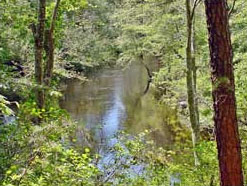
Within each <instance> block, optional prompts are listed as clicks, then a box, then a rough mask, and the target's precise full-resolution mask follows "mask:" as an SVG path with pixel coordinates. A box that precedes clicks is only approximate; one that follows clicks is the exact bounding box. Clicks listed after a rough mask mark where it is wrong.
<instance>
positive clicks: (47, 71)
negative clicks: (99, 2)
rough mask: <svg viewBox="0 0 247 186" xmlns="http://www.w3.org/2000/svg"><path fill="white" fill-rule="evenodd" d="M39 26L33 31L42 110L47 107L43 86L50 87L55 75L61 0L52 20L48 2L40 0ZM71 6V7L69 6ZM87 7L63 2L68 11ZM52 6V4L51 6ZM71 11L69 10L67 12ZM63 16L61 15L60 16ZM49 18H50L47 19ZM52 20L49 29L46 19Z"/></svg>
mask: <svg viewBox="0 0 247 186" xmlns="http://www.w3.org/2000/svg"><path fill="white" fill-rule="evenodd" d="M38 4H39V5H38V6H39V7H38V24H37V25H35V24H34V23H33V24H32V31H33V36H34V41H35V42H34V48H35V80H36V83H37V84H38V88H37V91H36V95H37V96H36V97H37V103H38V107H39V108H40V109H42V108H44V106H45V93H44V90H43V86H47V87H49V86H50V83H51V79H52V75H53V67H54V50H55V46H54V41H55V38H54V32H55V26H56V21H57V17H58V12H59V11H58V10H59V7H60V4H61V0H56V3H55V6H54V8H53V13H52V16H51V18H50V17H48V16H46V11H47V8H46V6H47V5H46V0H39V3H38ZM69 5H70V6H69ZM85 5H86V1H84V0H81V1H66V2H65V1H63V4H62V7H61V8H62V9H63V11H66V10H67V8H68V6H69V7H70V8H71V7H72V10H76V9H78V8H82V7H84V6H85ZM51 6H52V4H51ZM67 11H69V10H67ZM60 16H61V15H60ZM47 17H48V18H47ZM49 18H50V19H51V21H50V23H48V25H49V28H48V29H47V28H46V23H47V22H46V19H49ZM44 52H45V59H46V60H45V64H43V63H44V61H43V55H44Z"/></svg>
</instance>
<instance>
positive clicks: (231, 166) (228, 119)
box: [205, 0, 243, 186]
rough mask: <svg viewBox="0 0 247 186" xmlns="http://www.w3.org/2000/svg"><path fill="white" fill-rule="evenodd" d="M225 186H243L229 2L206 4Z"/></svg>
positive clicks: (208, 1)
mask: <svg viewBox="0 0 247 186" xmlns="http://www.w3.org/2000/svg"><path fill="white" fill-rule="evenodd" d="M205 10H206V16H207V25H208V33H209V38H208V41H209V49H210V58H211V62H210V63H211V80H212V85H213V91H212V94H213V101H214V113H215V114H214V122H215V129H216V140H217V148H218V159H219V167H220V176H221V186H242V185H243V175H242V162H241V147H240V140H239V132H238V125H237V116H236V99H235V84H234V70H233V52H232V44H231V36H230V30H229V23H228V22H229V20H228V18H229V15H228V11H227V3H226V1H225V0H205Z"/></svg>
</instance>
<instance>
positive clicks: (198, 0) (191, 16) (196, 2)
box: [190, 0, 202, 20]
mask: <svg viewBox="0 0 247 186" xmlns="http://www.w3.org/2000/svg"><path fill="white" fill-rule="evenodd" d="M201 2H202V0H195V1H194V4H193V8H192V11H191V15H190V19H191V20H192V19H193V18H194V15H195V10H196V7H197V6H198V5H199V4H200V3H201Z"/></svg>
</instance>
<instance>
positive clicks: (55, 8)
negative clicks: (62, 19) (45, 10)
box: [50, 0, 61, 32]
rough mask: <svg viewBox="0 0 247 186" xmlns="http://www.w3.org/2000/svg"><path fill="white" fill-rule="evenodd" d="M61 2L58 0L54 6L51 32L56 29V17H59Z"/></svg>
mask: <svg viewBox="0 0 247 186" xmlns="http://www.w3.org/2000/svg"><path fill="white" fill-rule="evenodd" d="M60 2H61V0H57V1H56V5H55V7H54V10H53V14H52V20H51V25H50V32H53V31H54V29H55V23H56V19H57V13H58V8H59V4H60Z"/></svg>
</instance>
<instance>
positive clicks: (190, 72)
mask: <svg viewBox="0 0 247 186" xmlns="http://www.w3.org/2000/svg"><path fill="white" fill-rule="evenodd" d="M193 11H194V9H193ZM186 15H187V48H186V63H187V75H186V78H187V79H186V80H187V94H188V105H189V114H190V123H191V129H192V143H193V148H194V158H195V165H199V158H198V155H197V153H196V149H195V148H196V146H197V143H198V141H199V137H200V129H199V113H198V108H197V107H198V104H197V103H196V90H195V88H196V82H195V81H196V67H195V51H194V33H193V32H194V31H193V20H194V13H193V14H192V9H191V0H186Z"/></svg>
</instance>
